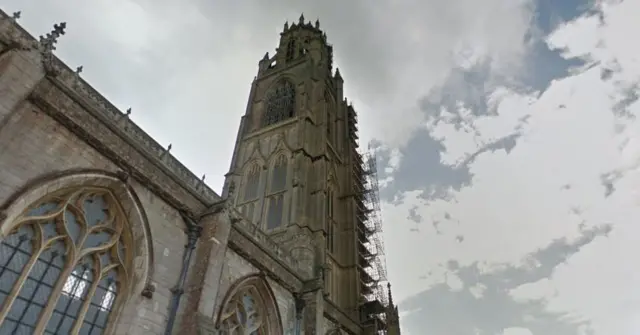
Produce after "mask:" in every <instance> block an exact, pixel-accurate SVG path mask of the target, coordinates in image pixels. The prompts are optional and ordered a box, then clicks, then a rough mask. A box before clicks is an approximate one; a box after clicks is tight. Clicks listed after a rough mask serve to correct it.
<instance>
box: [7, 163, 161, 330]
mask: <svg viewBox="0 0 640 335" xmlns="http://www.w3.org/2000/svg"><path fill="white" fill-rule="evenodd" d="M0 211H2V212H4V213H5V217H4V219H3V220H2V221H1V222H0V225H1V226H0V248H1V249H0V254H2V255H0V277H2V278H0V282H1V284H0V286H1V287H0V291H2V293H4V295H5V296H4V297H3V301H2V303H1V304H0V324H3V327H11V326H13V327H14V328H12V329H13V330H12V329H8V330H7V331H9V332H11V331H14V332H15V331H17V332H22V331H27V332H35V333H43V332H44V331H45V330H48V331H52V332H53V333H60V332H62V333H73V332H75V331H79V330H80V329H81V328H82V329H83V330H87V328H91V329H94V332H96V333H109V332H111V331H112V330H114V329H115V327H116V324H117V320H118V319H119V318H120V316H124V314H126V313H123V312H122V311H123V310H124V309H125V307H130V306H131V304H128V302H130V301H133V300H134V299H136V298H137V297H139V295H140V293H141V292H142V290H143V288H144V287H145V284H146V280H147V279H148V278H149V274H150V273H151V272H152V266H153V258H152V257H153V250H152V244H151V241H152V239H151V235H150V229H149V225H148V222H147V218H146V215H145V213H144V210H143V208H142V206H141V204H140V201H139V199H138V197H137V196H136V195H135V192H134V191H133V189H132V187H131V186H130V185H128V184H126V183H125V182H123V181H122V180H121V178H118V177H117V175H115V174H112V173H109V172H104V171H100V170H74V171H67V172H64V173H57V174H51V175H47V176H44V177H42V178H38V179H37V180H35V181H33V182H31V183H29V184H28V185H26V186H25V187H23V188H22V189H21V190H19V191H18V192H16V193H15V194H14V195H12V196H11V197H10V198H9V199H8V200H7V201H6V202H5V203H4V204H3V205H2V206H0ZM7 255H11V256H7ZM11 274H13V275H11ZM7 276H9V277H7ZM9 278H13V279H11V280H9ZM28 292H31V293H30V294H27V293H28ZM21 310H22V311H24V312H27V311H28V313H20V311H21ZM16 312H18V313H16ZM62 312H63V313H62ZM21 314H22V316H21V317H15V316H16V315H21ZM3 329H4V328H3Z"/></svg>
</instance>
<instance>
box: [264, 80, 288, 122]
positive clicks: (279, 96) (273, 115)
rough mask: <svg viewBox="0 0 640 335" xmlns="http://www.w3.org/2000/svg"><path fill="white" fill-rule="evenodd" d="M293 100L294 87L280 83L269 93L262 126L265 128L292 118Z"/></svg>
mask: <svg viewBox="0 0 640 335" xmlns="http://www.w3.org/2000/svg"><path fill="white" fill-rule="evenodd" d="M295 98H296V90H295V87H293V84H291V83H290V82H288V81H283V82H281V83H280V84H279V85H278V86H277V87H275V88H274V89H272V90H271V91H269V93H267V97H266V102H267V106H266V110H265V114H264V117H263V120H262V125H263V126H265V127H266V126H269V125H272V124H276V123H278V122H281V121H284V120H287V119H289V118H292V117H293V116H294V115H295V102H296V101H295V100H296V99H295Z"/></svg>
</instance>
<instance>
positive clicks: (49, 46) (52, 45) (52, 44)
mask: <svg viewBox="0 0 640 335" xmlns="http://www.w3.org/2000/svg"><path fill="white" fill-rule="evenodd" d="M66 28H67V23H66V22H61V23H60V24H57V23H56V24H54V25H53V30H52V31H51V32H50V33H48V34H47V35H45V36H42V35H41V36H40V43H41V44H42V47H43V48H44V51H45V52H51V51H53V50H55V49H56V43H58V37H60V36H62V35H64V30H65V29H66Z"/></svg>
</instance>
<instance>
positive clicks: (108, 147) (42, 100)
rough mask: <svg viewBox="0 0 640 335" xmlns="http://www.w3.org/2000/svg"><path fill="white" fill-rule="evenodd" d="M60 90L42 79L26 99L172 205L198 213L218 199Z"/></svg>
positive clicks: (203, 185) (201, 184) (202, 185)
mask: <svg viewBox="0 0 640 335" xmlns="http://www.w3.org/2000/svg"><path fill="white" fill-rule="evenodd" d="M64 89H65V88H64V87H61V86H59V84H57V83H56V82H55V79H52V80H49V79H43V80H42V81H41V82H40V83H39V84H38V85H37V86H36V87H35V89H34V90H33V92H32V93H31V95H30V96H29V97H28V99H29V101H31V102H32V103H33V104H34V105H36V106H37V107H39V108H40V109H41V110H42V111H43V112H45V113H47V114H48V115H50V116H51V117H52V118H54V119H55V120H57V121H58V122H60V123H61V124H63V125H64V126H65V127H67V129H69V130H70V131H71V132H73V133H74V134H76V135H77V136H78V137H79V138H81V139H83V140H84V141H85V142H87V143H88V144H89V145H91V146H92V147H94V148H95V149H96V150H97V151H98V152H100V153H101V154H102V155H104V156H105V157H107V158H108V159H110V160H111V161H112V162H114V163H115V164H116V165H117V166H118V167H120V168H121V169H122V170H123V171H124V173H126V174H127V175H130V176H132V177H134V178H135V179H137V180H139V181H140V182H141V183H142V184H143V185H145V186H146V187H148V188H149V189H150V190H152V191H153V192H154V193H156V194H158V196H160V197H161V198H162V199H163V200H165V201H167V203H169V204H171V205H172V206H174V207H175V208H177V209H179V210H185V211H186V212H188V213H191V214H193V213H200V212H202V211H203V210H204V209H205V208H206V207H207V206H208V205H210V204H212V203H215V202H216V200H219V197H218V196H217V194H215V192H213V191H211V192H213V193H211V194H210V195H209V196H203V193H199V192H198V191H197V190H198V189H200V190H202V189H204V188H206V185H205V184H204V183H198V184H196V182H192V184H189V185H187V184H185V182H184V179H181V178H180V177H179V176H176V175H175V174H174V173H173V172H174V170H173V169H172V168H171V166H170V165H168V164H167V160H166V159H165V160H163V159H161V157H160V155H157V156H155V155H154V154H156V153H157V152H156V153H154V152H148V151H146V148H145V146H144V145H141V144H140V143H137V142H135V141H132V140H131V139H130V138H127V137H126V134H125V133H123V130H122V129H120V128H118V127H117V126H116V125H114V124H111V123H109V122H105V121H104V120H103V119H102V118H101V116H103V115H102V114H100V112H99V111H97V110H96V109H95V108H94V107H93V106H91V105H89V104H87V103H85V102H83V101H82V100H79V99H78V98H77V97H76V96H74V95H73V94H72V93H71V92H65V91H64ZM131 124H133V123H131ZM154 156H155V157H154ZM165 158H166V157H165Z"/></svg>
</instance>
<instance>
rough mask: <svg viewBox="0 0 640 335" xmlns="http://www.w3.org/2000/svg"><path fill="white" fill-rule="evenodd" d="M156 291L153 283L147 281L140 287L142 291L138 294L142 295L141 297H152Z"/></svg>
mask: <svg viewBox="0 0 640 335" xmlns="http://www.w3.org/2000/svg"><path fill="white" fill-rule="evenodd" d="M155 291H156V286H155V285H153V284H152V283H147V284H146V285H145V286H144V288H143V289H142V293H140V295H142V296H143V297H145V298H147V299H151V298H153V293H154V292H155Z"/></svg>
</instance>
